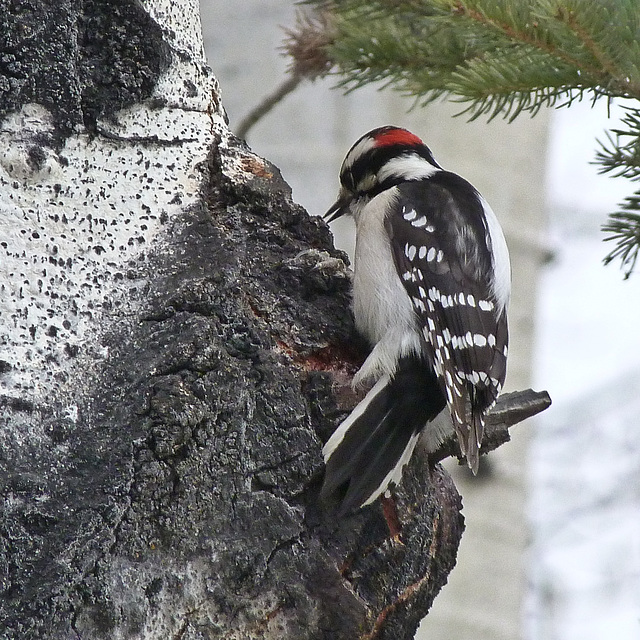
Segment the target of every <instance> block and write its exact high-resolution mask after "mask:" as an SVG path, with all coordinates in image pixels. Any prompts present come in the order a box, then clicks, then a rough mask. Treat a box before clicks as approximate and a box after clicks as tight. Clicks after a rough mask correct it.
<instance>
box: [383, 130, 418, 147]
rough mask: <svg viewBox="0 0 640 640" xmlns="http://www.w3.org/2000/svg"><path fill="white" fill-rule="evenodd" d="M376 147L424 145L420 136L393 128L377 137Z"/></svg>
mask: <svg viewBox="0 0 640 640" xmlns="http://www.w3.org/2000/svg"><path fill="white" fill-rule="evenodd" d="M375 141H376V147H388V146H391V145H392V144H401V145H407V146H416V145H421V144H423V142H422V140H420V138H418V136H416V135H414V134H413V133H411V131H407V130H406V129H396V128H391V129H387V130H386V131H381V132H380V133H379V134H378V135H377V136H376V137H375Z"/></svg>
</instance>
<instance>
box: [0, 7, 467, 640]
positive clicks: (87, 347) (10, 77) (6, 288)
mask: <svg viewBox="0 0 640 640" xmlns="http://www.w3.org/2000/svg"><path fill="white" fill-rule="evenodd" d="M54 4H55V3H50V2H46V1H45V0H33V1H31V2H28V3H24V4H23V3H16V4H15V5H14V6H12V7H7V6H5V7H4V8H3V9H0V25H1V26H0V28H1V29H2V33H3V34H4V43H3V44H0V48H4V51H3V58H2V62H1V63H0V114H1V115H2V118H3V122H2V127H1V131H0V135H1V136H2V138H1V139H2V143H1V150H0V183H1V191H2V192H1V193H0V291H1V298H0V324H1V326H2V334H1V335H2V341H1V343H0V384H1V389H0V409H1V413H0V492H1V495H2V507H1V509H2V510H1V512H0V632H1V633H0V635H1V637H2V638H8V639H9V638H10V639H16V640H17V639H20V640H23V639H29V638H37V639H44V638H50V639H56V640H57V639H62V638H91V639H94V638H140V639H142V638H144V639H158V640H160V639H162V640H165V639H168V638H182V639H185V640H186V639H195V638H203V639H204V638H207V639H210V638H226V639H231V638H238V639H240V638H291V639H293V638H295V639H298V640H299V639H304V638H327V639H329V638H330V639H333V640H335V639H340V638H345V639H346V638H389V639H391V638H394V639H399V638H411V637H412V636H413V633H414V631H415V628H416V627H417V625H418V623H419V621H420V619H421V618H422V617H423V616H424V615H425V613H426V612H427V610H428V608H429V607H430V605H431V602H432V601H433V598H434V597H435V595H436V594H437V592H438V591H439V589H440V588H441V586H442V585H443V584H444V583H445V582H446V578H447V575H448V572H449V571H450V570H451V568H452V567H453V565H454V563H455V555H456V550H457V545H458V541H459V539H460V535H461V533H462V528H463V525H462V517H461V514H460V508H461V505H460V500H459V496H458V494H457V492H456V490H455V487H454V486H453V484H452V482H451V480H450V478H449V477H448V475H447V474H446V473H445V472H444V471H443V470H442V469H441V468H440V467H439V466H437V465H435V466H431V467H429V464H428V462H427V461H426V460H424V459H422V458H421V456H420V455H417V456H415V459H414V461H413V462H412V463H411V465H410V466H409V468H408V470H407V473H406V481H405V483H404V484H405V489H404V490H402V491H401V492H399V494H398V496H397V498H396V502H395V507H394V509H396V510H397V513H396V514H395V515H394V514H393V513H392V516H390V515H389V513H390V512H389V510H388V509H387V510H386V511H385V510H383V508H382V506H381V505H380V504H377V505H375V506H374V507H372V508H369V509H366V510H364V511H362V512H361V513H360V514H358V515H357V516H355V517H352V518H348V519H345V520H344V521H342V522H336V521H333V520H331V519H330V518H327V517H326V515H324V512H323V511H322V510H321V509H320V508H319V506H318V504H317V493H318V485H319V483H320V481H321V478H322V469H323V465H322V458H321V452H320V450H321V446H322V445H321V443H322V441H323V440H325V439H326V438H327V437H328V435H329V434H330V433H331V431H332V429H333V428H334V427H335V424H336V422H337V421H338V420H339V418H340V416H341V415H343V410H344V408H348V407H346V405H348V404H349V402H350V403H351V404H352V403H353V398H349V397H348V394H347V398H346V405H345V407H339V406H338V405H337V404H336V398H335V394H334V386H335V385H336V381H338V383H340V381H343V382H344V381H346V380H347V379H348V374H349V373H350V372H351V371H352V369H353V366H354V363H357V361H358V359H359V358H361V356H362V354H359V353H358V352H357V350H356V349H354V348H353V347H351V346H348V345H351V344H352V343H353V338H354V333H353V327H352V324H351V319H350V315H349V313H348V311H347V309H348V289H349V276H348V271H347V268H346V266H345V263H344V261H343V256H342V254H340V253H339V252H337V251H336V250H335V249H334V248H333V246H332V242H331V237H330V234H329V231H328V229H327V227H326V225H325V224H324V223H323V222H321V221H319V220H318V219H312V218H310V217H309V216H308V215H307V213H306V212H305V211H304V210H303V209H301V208H300V207H299V206H297V205H295V204H294V203H293V202H292V201H291V197H290V192H289V190H288V187H287V185H286V184H284V183H283V181H282V179H281V178H280V176H279V173H278V171H277V169H276V168H275V167H273V166H271V165H270V164H269V163H267V162H265V161H264V160H262V159H260V158H258V157H256V156H255V155H253V154H252V153H251V152H250V151H249V150H248V149H247V148H246V146H244V144H243V143H240V142H238V141H237V140H236V139H235V138H233V137H232V136H231V135H230V133H229V131H228V130H227V127H226V124H225V120H224V112H223V110H222V107H221V106H220V102H219V93H218V90H217V86H216V83H215V80H214V79H213V78H212V77H211V75H210V72H209V70H208V69H207V67H206V65H205V62H204V55H203V51H202V43H201V37H200V31H199V18H198V7H197V2H195V0H193V1H192V2H186V3H167V2H163V1H162V0H149V1H148V2H145V3H141V2H136V1H134V0H131V1H126V0H120V1H119V2H106V1H104V2H85V3H82V4H80V3H72V2H63V3H60V4H59V5H57V4H56V5H55V6H54ZM214 62H215V61H214ZM338 386H340V385H338ZM343 387H344V385H343ZM387 506H388V505H387ZM394 509H391V512H393V511H394ZM396 518H397V520H396ZM389 523H391V524H392V528H391V531H390V529H389V526H388V525H389ZM394 536H395V537H394Z"/></svg>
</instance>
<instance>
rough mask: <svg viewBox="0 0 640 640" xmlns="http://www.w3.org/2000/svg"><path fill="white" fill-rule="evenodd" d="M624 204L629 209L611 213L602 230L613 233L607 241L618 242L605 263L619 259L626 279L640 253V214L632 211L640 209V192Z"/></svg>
mask: <svg viewBox="0 0 640 640" xmlns="http://www.w3.org/2000/svg"><path fill="white" fill-rule="evenodd" d="M623 206H625V207H626V208H627V209H628V211H627V212H622V211H621V212H618V213H612V214H610V215H609V222H607V223H606V224H604V225H602V230H603V231H604V232H605V233H610V234H611V235H610V236H608V237H606V238H605V242H609V241H613V242H615V243H616V247H615V249H613V250H612V251H611V252H610V253H609V254H608V255H607V256H606V258H605V259H604V263H605V264H609V263H610V262H612V261H613V260H616V259H619V260H620V262H621V265H620V266H621V268H622V269H623V270H624V272H625V274H624V278H625V280H626V279H627V278H628V277H629V276H630V275H631V273H632V271H633V269H634V268H635V266H636V261H637V259H638V253H640V215H639V214H636V213H630V211H631V210H634V211H640V192H636V195H634V196H631V197H629V198H627V199H626V200H625V204H624V205H623Z"/></svg>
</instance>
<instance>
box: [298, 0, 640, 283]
mask: <svg viewBox="0 0 640 640" xmlns="http://www.w3.org/2000/svg"><path fill="white" fill-rule="evenodd" d="M307 4H310V5H313V6H315V7H319V8H320V9H321V11H323V12H324V14H325V15H326V14H329V15H330V16H331V20H330V24H331V29H330V30H327V31H326V37H325V38H324V41H323V44H322V48H323V51H324V53H325V55H326V57H327V59H328V60H329V61H330V66H331V69H332V70H333V72H334V73H335V75H336V76H337V77H338V78H339V86H342V87H343V88H345V89H346V90H352V89H355V88H358V87H361V86H364V85H366V84H369V83H371V82H384V83H385V86H391V87H393V88H395V89H398V90H400V91H402V92H403V93H405V94H409V95H412V96H414V97H415V98H416V101H417V102H418V103H420V104H426V103H428V102H430V101H432V100H434V99H436V98H438V97H440V96H443V95H446V96H450V97H452V98H453V99H454V100H456V101H458V102H461V103H464V105H465V108H464V109H463V111H462V113H464V114H465V115H466V116H467V117H469V118H470V119H475V118H478V117H479V116H486V117H488V118H489V119H491V118H494V117H496V116H498V115H501V116H503V117H506V118H508V119H509V120H513V119H514V118H516V117H517V116H518V115H520V114H521V113H522V112H528V113H530V114H531V115H535V114H536V113H537V112H538V111H539V110H540V109H541V108H542V107H551V106H560V107H561V106H568V105H570V104H571V103H572V102H574V101H575V100H582V99H583V98H584V97H585V96H589V97H590V98H591V99H592V100H593V101H594V102H595V101H596V100H597V99H598V98H601V97H604V98H606V99H608V100H611V99H613V98H632V99H635V100H640V26H639V25H640V4H639V3H638V2H637V0H530V1H528V2H525V1H523V0H333V1H332V2H327V0H308V2H307ZM625 126H626V127H627V128H626V129H625V130H621V131H614V132H612V134H613V135H610V136H609V137H608V139H607V144H606V146H605V145H602V148H601V149H600V151H599V153H598V156H597V158H596V162H597V163H598V164H599V165H600V167H601V170H602V172H610V173H611V174H612V175H620V176H623V177H625V178H628V179H631V180H638V179H640V112H639V111H638V110H633V114H628V116H627V119H626V120H625ZM638 211H640V193H636V194H635V195H634V196H632V197H630V198H627V199H626V200H625V201H624V202H623V203H622V205H621V211H620V212H618V213H617V214H614V215H613V216H612V217H611V219H610V221H609V222H608V223H607V224H606V225H605V226H604V227H603V228H604V229H605V231H607V232H608V233H610V234H611V235H610V237H608V238H607V240H611V241H614V242H616V248H615V249H614V250H613V251H612V252H611V253H610V254H609V255H608V256H607V258H606V259H605V262H607V263H608V262H610V261H611V260H613V259H619V260H621V262H622V266H623V269H625V272H626V276H627V277H628V275H629V274H630V273H631V271H632V270H633V267H634V266H635V263H636V260H637V256H638V252H639V251H640V233H638V224H639V220H638V217H637V213H636V212H638Z"/></svg>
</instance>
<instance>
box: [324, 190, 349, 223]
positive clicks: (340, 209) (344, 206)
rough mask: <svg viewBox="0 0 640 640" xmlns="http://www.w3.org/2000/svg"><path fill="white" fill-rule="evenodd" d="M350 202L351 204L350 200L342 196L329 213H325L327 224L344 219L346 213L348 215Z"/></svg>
mask: <svg viewBox="0 0 640 640" xmlns="http://www.w3.org/2000/svg"><path fill="white" fill-rule="evenodd" d="M349 202H350V199H349V198H345V197H344V196H343V195H342V194H341V195H340V197H339V198H338V199H337V200H336V201H335V203H334V204H333V205H331V207H330V208H329V211H327V213H325V214H324V215H323V216H322V217H323V218H324V219H325V220H326V221H327V222H333V221H334V220H337V219H338V218H340V217H342V216H343V215H344V214H345V213H348V211H349Z"/></svg>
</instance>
